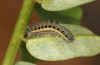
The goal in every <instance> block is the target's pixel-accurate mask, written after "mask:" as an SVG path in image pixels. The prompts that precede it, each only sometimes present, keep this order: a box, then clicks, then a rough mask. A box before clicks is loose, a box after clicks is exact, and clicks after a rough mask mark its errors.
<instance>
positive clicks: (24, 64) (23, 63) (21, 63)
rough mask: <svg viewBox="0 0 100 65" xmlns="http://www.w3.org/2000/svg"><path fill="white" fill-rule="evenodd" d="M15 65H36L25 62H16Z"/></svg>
mask: <svg viewBox="0 0 100 65" xmlns="http://www.w3.org/2000/svg"><path fill="white" fill-rule="evenodd" d="M15 65H36V64H33V63H29V62H25V61H18V62H16V63H15Z"/></svg>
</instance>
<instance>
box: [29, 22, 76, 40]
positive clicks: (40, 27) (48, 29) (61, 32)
mask: <svg viewBox="0 0 100 65" xmlns="http://www.w3.org/2000/svg"><path fill="white" fill-rule="evenodd" d="M27 35H28V37H29V38H36V37H42V36H58V37H61V38H62V39H64V40H65V41H66V42H72V41H73V40H74V37H73V35H72V33H71V32H70V30H68V29H67V28H65V27H64V26H62V25H60V24H56V23H50V22H49V23H46V22H45V23H44V22H43V23H39V24H33V25H32V27H29V28H28V31H27Z"/></svg>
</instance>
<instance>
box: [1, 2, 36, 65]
mask: <svg viewBox="0 0 100 65" xmlns="http://www.w3.org/2000/svg"><path fill="white" fill-rule="evenodd" d="M33 5H34V0H23V4H22V8H21V11H20V14H19V17H18V20H17V23H16V25H15V28H14V31H13V35H12V38H11V40H10V43H9V46H8V49H7V52H6V54H5V57H4V60H3V63H2V65H13V63H14V59H15V57H16V54H17V51H18V48H19V46H20V42H21V36H23V35H24V33H25V29H26V25H27V23H28V20H29V17H30V14H31V11H32V8H33Z"/></svg>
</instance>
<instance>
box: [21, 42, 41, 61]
mask: <svg viewBox="0 0 100 65" xmlns="http://www.w3.org/2000/svg"><path fill="white" fill-rule="evenodd" d="M20 51H21V57H22V60H23V61H27V62H39V61H41V60H39V59H37V58H34V57H33V56H32V55H30V53H29V52H28V50H27V49H26V43H25V42H22V44H21V47H20Z"/></svg>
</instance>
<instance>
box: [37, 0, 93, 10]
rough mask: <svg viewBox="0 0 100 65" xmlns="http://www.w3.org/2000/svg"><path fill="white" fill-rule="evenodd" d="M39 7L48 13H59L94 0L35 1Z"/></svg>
mask: <svg viewBox="0 0 100 65" xmlns="http://www.w3.org/2000/svg"><path fill="white" fill-rule="evenodd" d="M36 1H37V2H38V3H40V4H41V6H42V7H43V8H44V9H45V10H48V11H61V10H65V9H69V8H73V7H76V6H79V5H82V4H85V3H88V2H92V1H94V0H36Z"/></svg>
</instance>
